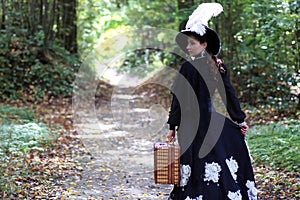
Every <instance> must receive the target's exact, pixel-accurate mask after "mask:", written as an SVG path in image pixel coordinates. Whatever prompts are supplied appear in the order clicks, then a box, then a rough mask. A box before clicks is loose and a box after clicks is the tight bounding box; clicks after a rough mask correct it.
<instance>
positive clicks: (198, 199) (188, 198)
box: [185, 195, 203, 200]
mask: <svg viewBox="0 0 300 200" xmlns="http://www.w3.org/2000/svg"><path fill="white" fill-rule="evenodd" d="M202 198H203V195H200V196H199V197H196V198H195V199H192V198H191V197H189V196H188V197H187V198H185V200H202Z"/></svg>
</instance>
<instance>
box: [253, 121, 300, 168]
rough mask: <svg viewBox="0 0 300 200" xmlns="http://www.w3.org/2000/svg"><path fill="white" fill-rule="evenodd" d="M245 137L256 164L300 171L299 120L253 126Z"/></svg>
mask: <svg viewBox="0 0 300 200" xmlns="http://www.w3.org/2000/svg"><path fill="white" fill-rule="evenodd" d="M247 137H248V143H249V147H250V151H251V155H252V156H253V158H254V159H255V163H256V164H258V165H259V164H263V165H265V166H271V167H272V168H274V169H281V170H285V171H292V172H299V171H300V153H299V150H300V149H299V144H300V120H295V119H291V120H289V121H283V122H279V123H273V124H268V125H259V126H254V127H252V128H251V129H250V130H249V133H248V136H247Z"/></svg>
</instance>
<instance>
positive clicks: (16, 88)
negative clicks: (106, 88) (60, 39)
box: [0, 35, 79, 101]
mask: <svg viewBox="0 0 300 200" xmlns="http://www.w3.org/2000/svg"><path fill="white" fill-rule="evenodd" d="M0 37H1V38H0V46H2V47H4V49H3V50H2V51H0V61H1V62H0V96H1V97H0V99H1V100H4V99H12V100H17V99H20V98H22V100H29V101H40V100H43V99H47V98H49V97H51V96H54V97H66V96H71V94H72V83H73V81H74V78H75V72H76V71H77V69H78V67H79V64H78V63H79V61H78V59H77V58H76V55H71V54H69V53H68V52H67V51H66V50H65V49H63V48H61V47H59V46H56V45H53V47H52V48H51V49H50V48H48V49H46V50H45V49H43V48H42V47H40V46H39V45H41V43H42V41H43V40H42V38H43V37H42V35H40V36H36V37H29V38H23V37H11V38H7V37H6V36H5V35H1V36H0ZM34 44H35V45H34Z"/></svg>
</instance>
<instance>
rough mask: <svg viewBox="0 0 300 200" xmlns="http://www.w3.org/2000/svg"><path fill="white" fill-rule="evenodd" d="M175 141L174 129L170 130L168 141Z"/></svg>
mask: <svg viewBox="0 0 300 200" xmlns="http://www.w3.org/2000/svg"><path fill="white" fill-rule="evenodd" d="M174 141H175V130H170V131H169V134H168V142H174Z"/></svg>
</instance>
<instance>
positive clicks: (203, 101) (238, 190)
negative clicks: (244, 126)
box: [168, 57, 257, 200]
mask: <svg viewBox="0 0 300 200" xmlns="http://www.w3.org/2000/svg"><path fill="white" fill-rule="evenodd" d="M222 67H223V68H224V69H225V73H221V74H220V73H217V74H216V73H214V70H212V69H213V68H212V65H211V64H210V62H209V60H208V59H207V57H202V58H197V59H195V60H193V61H190V62H185V63H184V64H183V65H182V66H181V68H180V71H179V75H178V76H177V77H176V79H175V81H174V84H173V88H172V93H173V99H172V105H171V109H170V113H169V119H168V124H169V125H170V129H174V127H178V132H177V136H178V142H179V145H180V146H181V150H182V152H181V157H180V164H181V181H180V184H179V185H174V188H173V190H172V192H171V194H170V197H169V199H171V200H202V199H203V200H222V199H231V200H244V199H250V200H256V199H257V189H256V185H255V180H254V174H253V169H252V165H251V158H250V155H249V151H248V148H247V145H246V142H245V139H244V136H243V135H242V134H241V131H240V127H239V126H238V125H237V123H241V122H243V121H244V119H245V117H246V115H245V113H244V112H243V111H242V110H241V108H240V103H239V101H238V99H237V97H236V94H235V90H234V88H233V86H232V84H231V82H230V80H229V75H228V72H227V71H228V70H227V69H226V66H225V65H223V66H222ZM216 88H218V90H219V92H220V94H221V97H222V99H223V101H224V102H226V108H227V111H228V113H229V115H230V118H231V119H228V118H226V117H225V116H224V115H221V114H219V113H217V112H216V111H215V109H214V107H213V104H212V97H213V93H214V92H215V90H216ZM235 122H237V123H235Z"/></svg>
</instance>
